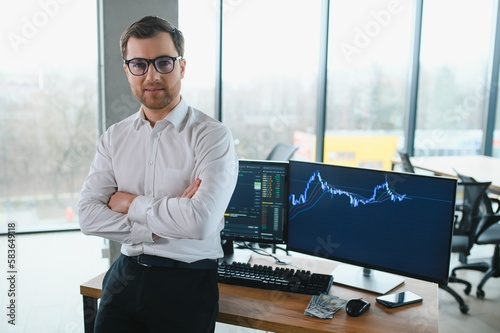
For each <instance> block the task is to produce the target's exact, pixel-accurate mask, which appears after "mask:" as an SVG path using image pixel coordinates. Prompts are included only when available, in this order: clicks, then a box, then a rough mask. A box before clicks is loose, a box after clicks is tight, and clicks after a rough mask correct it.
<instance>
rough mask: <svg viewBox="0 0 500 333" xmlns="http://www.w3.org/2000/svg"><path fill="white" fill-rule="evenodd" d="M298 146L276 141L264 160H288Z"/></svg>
mask: <svg viewBox="0 0 500 333" xmlns="http://www.w3.org/2000/svg"><path fill="white" fill-rule="evenodd" d="M297 149H299V147H296V146H292V145H289V144H286V143H278V144H276V146H274V147H273V149H272V150H271V152H270V153H269V155H267V157H266V160H269V161H288V160H289V159H291V158H292V156H293V154H295V152H296V151H297Z"/></svg>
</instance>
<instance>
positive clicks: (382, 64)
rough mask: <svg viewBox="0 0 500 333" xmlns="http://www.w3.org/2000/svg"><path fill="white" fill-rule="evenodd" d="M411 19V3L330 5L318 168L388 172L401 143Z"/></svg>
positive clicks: (343, 1) (337, 0) (342, 1)
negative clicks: (320, 165) (321, 162)
mask: <svg viewBox="0 0 500 333" xmlns="http://www.w3.org/2000/svg"><path fill="white" fill-rule="evenodd" d="M414 16H415V3H414V1H408V0H406V1H387V0H378V1H373V0H364V1H348V0H334V1H331V5H330V32H329V36H330V40H329V57H328V60H329V62H328V88H327V90H328V95H327V119H326V133H325V143H324V157H323V160H324V162H326V163H336V164H343V165H350V166H361V167H371V168H384V169H389V168H390V167H391V163H390V162H391V158H392V157H393V156H394V155H395V152H396V149H397V148H398V146H402V144H403V143H402V140H403V139H404V135H403V133H404V117H405V113H406V112H407V111H408V107H407V87H408V84H407V82H408V73H409V68H410V65H411V64H410V61H411V59H410V55H411V51H412V39H413V25H414V19H413V18H414Z"/></svg>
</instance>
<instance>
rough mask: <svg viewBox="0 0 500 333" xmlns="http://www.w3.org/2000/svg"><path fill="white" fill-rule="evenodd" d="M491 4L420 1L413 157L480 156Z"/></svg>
mask: <svg viewBox="0 0 500 333" xmlns="http://www.w3.org/2000/svg"><path fill="white" fill-rule="evenodd" d="M495 13H496V5H495V1H492V0H489V1H479V2H478V1H472V0H462V1H453V0H443V1H425V2H424V12H423V25H422V27H423V28H422V46H421V57H420V64H421V66H420V82H419V96H418V104H417V105H418V109H417V129H416V133H415V151H414V154H415V155H417V156H418V155H477V154H480V153H481V144H482V137H483V126H484V119H485V118H484V117H485V112H486V107H487V101H488V94H489V92H488V90H489V88H488V84H489V83H488V77H489V75H488V67H489V63H488V61H489V59H490V57H491V53H492V52H493V38H492V33H493V32H494V30H493V27H494V22H495Z"/></svg>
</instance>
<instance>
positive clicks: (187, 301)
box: [95, 255, 219, 333]
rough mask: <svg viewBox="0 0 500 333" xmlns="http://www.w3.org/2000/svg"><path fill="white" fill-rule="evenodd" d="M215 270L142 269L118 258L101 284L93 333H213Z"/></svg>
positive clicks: (215, 311)
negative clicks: (100, 295)
mask: <svg viewBox="0 0 500 333" xmlns="http://www.w3.org/2000/svg"><path fill="white" fill-rule="evenodd" d="M218 304H219V289H218V286H217V269H216V268H214V269H190V268H161V267H145V266H141V265H139V264H137V263H135V262H133V261H131V260H129V259H127V257H125V256H123V255H121V256H120V257H119V258H118V259H117V260H116V261H115V262H114V263H113V265H111V267H110V269H109V270H108V272H107V273H106V275H105V277H104V280H103V288H102V297H101V301H100V304H99V310H98V312H97V317H96V324H95V332H96V333H113V332H120V333H124V332H134V333H135V332H151V333H157V332H162V333H183V332H186V333H209V332H210V333H212V332H214V331H215V319H216V316H217V313H218V310H219V308H218Z"/></svg>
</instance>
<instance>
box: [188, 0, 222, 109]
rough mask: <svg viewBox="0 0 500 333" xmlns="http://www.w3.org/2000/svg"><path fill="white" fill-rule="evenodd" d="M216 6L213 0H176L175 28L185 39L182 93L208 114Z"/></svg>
mask: <svg viewBox="0 0 500 333" xmlns="http://www.w3.org/2000/svg"><path fill="white" fill-rule="evenodd" d="M219 8H220V7H219V4H218V2H217V1H206V0H189V1H179V30H181V31H182V33H183V35H184V39H185V43H186V44H185V54H184V58H185V59H186V74H185V77H184V79H183V81H182V96H183V97H184V98H186V101H187V102H188V103H189V105H192V106H193V107H195V108H197V109H199V110H201V111H203V112H205V113H206V114H208V115H210V116H212V117H214V116H215V85H216V75H217V70H218V67H217V66H216V64H217V59H218V52H219V48H218V42H217V40H218V33H219V31H218V26H219V22H218V20H219Z"/></svg>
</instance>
